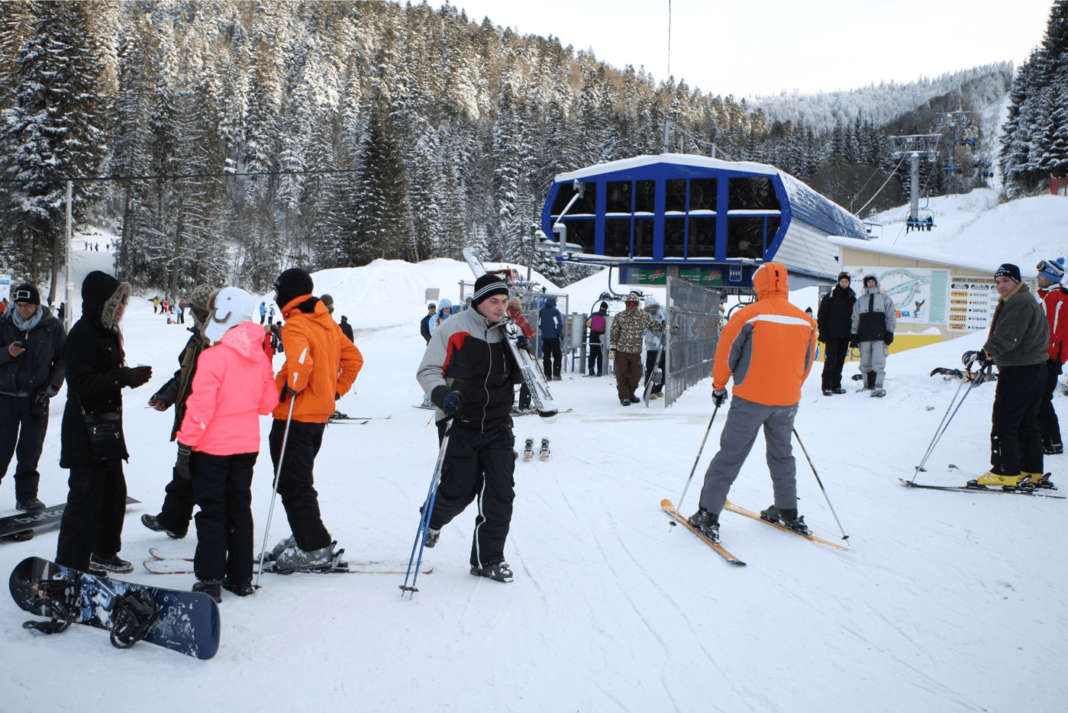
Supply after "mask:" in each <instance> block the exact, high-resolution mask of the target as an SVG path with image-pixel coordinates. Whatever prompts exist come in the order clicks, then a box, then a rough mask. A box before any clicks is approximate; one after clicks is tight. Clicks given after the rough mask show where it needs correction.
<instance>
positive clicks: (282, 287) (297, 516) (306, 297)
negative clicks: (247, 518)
mask: <svg viewBox="0 0 1068 713" xmlns="http://www.w3.org/2000/svg"><path fill="white" fill-rule="evenodd" d="M274 288H275V302H276V303H278V308H279V309H280V310H281V313H282V317H284V318H285V320H286V323H285V326H284V327H282V346H283V349H284V351H285V355H286V362H285V364H283V365H282V368H281V369H280V370H279V372H278V374H277V376H276V377H275V381H276V383H277V386H278V390H279V392H280V393H281V397H280V399H281V400H280V402H279V404H278V405H277V406H276V407H275V409H274V419H275V420H274V424H273V425H272V426H271V435H270V438H269V443H270V448H271V461H272V462H273V463H274V467H275V469H277V468H278V460H279V457H280V454H281V450H282V440H283V439H284V438H286V429H287V428H288V433H289V435H288V440H287V441H286V452H285V460H284V462H283V463H282V467H281V471H280V474H279V479H278V494H279V495H281V496H282V505H283V506H284V507H285V510H286V517H287V518H288V519H289V526H290V527H291V528H292V529H293V537H292V538H287V539H286V540H284V541H283V542H282V543H281V544H280V545H279V546H278V547H275V552H274V553H273V559H275V560H277V563H278V564H277V567H278V569H279V570H283V571H284V570H297V569H303V568H312V569H314V568H321V567H326V566H329V565H331V564H332V562H333V553H332V546H331V539H330V533H329V532H328V531H327V529H326V526H325V525H323V520H322V516H321V515H320V513H319V496H318V493H316V491H315V487H314V486H315V484H314V478H313V472H312V470H313V467H314V465H315V456H316V455H317V454H318V453H319V447H320V446H321V445H322V442H323V432H324V431H325V430H326V424H327V422H328V421H329V420H330V416H331V415H332V414H333V413H334V410H335V408H334V402H335V401H336V400H337V399H339V398H340V397H342V396H344V395H345V394H346V393H348V391H349V389H350V388H351V387H352V384H353V382H354V381H356V375H357V374H358V373H359V372H360V369H361V368H362V367H363V355H361V354H360V350H359V349H357V348H356V345H354V344H353V343H352V342H350V341H349V340H348V339H346V338H345V335H344V334H342V332H341V328H340V327H338V326H337V323H336V322H335V321H334V320H333V318H332V317H331V316H330V312H329V311H327V309H326V305H324V304H323V303H322V301H321V300H320V299H319V298H318V297H315V296H314V295H313V294H312V290H313V289H314V284H313V282H312V278H311V275H309V274H308V273H307V272H305V271H304V270H301V269H300V268H297V267H294V268H291V269H289V270H286V271H285V272H283V273H282V274H281V275H279V276H278V278H277V279H276V280H275V281H274ZM290 399H294V400H295V401H294V402H293V403H292V404H291V403H290ZM291 409H292V414H293V417H292V420H291V421H289V423H288V424H287V418H288V417H289V414H290V412H291V411H290V410H291Z"/></svg>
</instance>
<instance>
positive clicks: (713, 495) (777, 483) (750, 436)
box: [701, 396, 797, 517]
mask: <svg viewBox="0 0 1068 713" xmlns="http://www.w3.org/2000/svg"><path fill="white" fill-rule="evenodd" d="M796 415H797V404H794V405H793V406H764V405H763V404H757V403H753V402H752V401H746V400H745V399H741V398H738V397H737V396H735V397H734V398H732V399H731V408H730V411H729V412H728V413H727V423H726V425H725V426H724V427H723V433H721V434H720V437H719V452H718V453H716V456H715V457H714V458H713V459H712V462H711V463H710V464H709V465H708V470H707V471H706V472H705V485H704V487H703V488H702V489H701V507H703V508H704V509H705V510H707V511H709V512H710V513H713V514H715V515H716V516H717V517H718V516H719V513H720V512H721V511H722V510H723V504H724V503H725V502H726V500H727V492H728V491H729V490H730V489H731V485H732V484H733V483H734V481H735V479H736V478H737V477H738V472H739V471H740V470H741V469H742V464H743V463H745V459H746V458H747V457H748V456H749V451H751V450H752V449H753V443H754V442H755V441H756V437H757V433H758V432H759V431H760V427H761V426H763V427H764V439H765V440H766V441H767V444H768V453H767V461H768V469H769V470H770V471H771V485H772V489H773V490H774V492H775V507H777V508H779V509H780V510H796V509H797V478H796V475H797V464H796V463H795V462H794V456H793V449H792V447H791V445H790V436H791V434H792V433H793V430H794V416H796Z"/></svg>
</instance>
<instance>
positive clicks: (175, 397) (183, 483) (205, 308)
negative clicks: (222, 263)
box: [141, 285, 219, 540]
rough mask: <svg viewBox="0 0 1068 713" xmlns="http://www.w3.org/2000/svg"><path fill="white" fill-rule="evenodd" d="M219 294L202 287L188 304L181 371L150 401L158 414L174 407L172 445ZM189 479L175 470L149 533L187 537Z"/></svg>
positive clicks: (146, 518) (146, 521) (149, 518)
mask: <svg viewBox="0 0 1068 713" xmlns="http://www.w3.org/2000/svg"><path fill="white" fill-rule="evenodd" d="M218 292H219V291H218V290H217V289H214V288H212V287H209V286H208V285H198V286H197V287H195V288H194V289H193V292H192V293H191V294H190V296H189V301H188V305H189V311H190V313H191V314H192V316H193V326H192V327H190V328H189V330H188V331H189V332H190V337H189V341H188V342H186V344H185V347H184V348H183V349H182V351H181V353H180V354H179V355H178V370H177V371H175V372H174V376H172V377H171V378H170V380H169V381H168V382H167V383H166V384H164V385H163V386H161V387H160V388H159V390H158V391H156V393H155V394H153V395H152V398H151V399H149V400H148V405H149V406H151V407H152V408H154V409H156V410H157V411H166V410H167V409H168V408H170V407H171V406H174V424H173V426H171V440H172V441H173V440H174V439H175V438H176V437H177V435H178V429H179V428H181V427H182V420H183V419H184V418H185V402H186V399H187V398H189V392H190V391H191V390H192V388H193V377H194V376H195V375H196V371H197V363H198V361H199V359H200V354H201V352H203V351H204V350H205V349H206V348H207V347H208V343H209V342H208V339H207V338H206V337H205V336H203V330H204V325H205V324H206V323H207V320H208V315H210V314H211V312H212V309H213V307H212V303H213V301H214V299H215V295H217V294H218ZM186 476H187V474H186V473H185V472H179V471H178V469H177V468H171V481H170V482H169V483H168V484H167V487H166V490H165V492H166V495H165V496H164V498H163V506H162V508H160V511H159V514H158V515H149V514H147V513H146V514H144V515H142V516H141V524H142V525H144V526H145V527H147V528H148V529H149V530H153V531H155V532H162V533H165V534H167V535H168V536H170V537H172V538H174V539H176V540H180V539H182V538H183V537H185V536H186V533H187V531H188V530H189V522H190V521H191V520H192V519H193V506H194V505H195V501H194V499H193V484H192V483H191V482H190V480H189V478H188V477H186Z"/></svg>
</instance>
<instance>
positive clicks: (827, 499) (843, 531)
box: [794, 428, 849, 540]
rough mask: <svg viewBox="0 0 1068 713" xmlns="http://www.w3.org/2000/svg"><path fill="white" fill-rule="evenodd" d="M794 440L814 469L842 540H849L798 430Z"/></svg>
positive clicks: (795, 430) (795, 432)
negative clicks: (840, 532)
mask: <svg viewBox="0 0 1068 713" xmlns="http://www.w3.org/2000/svg"><path fill="white" fill-rule="evenodd" d="M794 438H796V439H797V445H799V446H801V452H802V453H804V454H805V460H807V461H808V467H809V468H811V469H812V475H814V476H816V482H817V483H819V484H820V490H822V491H823V497H824V499H825V500H826V501H827V507H829V508H830V509H831V514H832V515H834V521H835V522H837V523H838V529H839V530H841V531H842V539H843V540H848V539H849V535H847V534H845V529H843V528H842V521H841V520H839V519H838V513H836V512H835V511H834V505H831V499H830V498H829V497H827V489H826V488H824V487H823V481H822V480H820V474H819V473H817V472H816V466H814V465H812V459H811V458H809V457H808V451H807V450H805V444H804V443H802V442H801V436H799V435H797V429H796V428H795V429H794Z"/></svg>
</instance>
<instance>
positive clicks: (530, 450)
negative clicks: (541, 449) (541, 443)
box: [523, 438, 534, 460]
mask: <svg viewBox="0 0 1068 713" xmlns="http://www.w3.org/2000/svg"><path fill="white" fill-rule="evenodd" d="M533 457H534V439H533V438H528V439H527V442H526V445H524V446H523V460H530V459H531V458H533Z"/></svg>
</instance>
